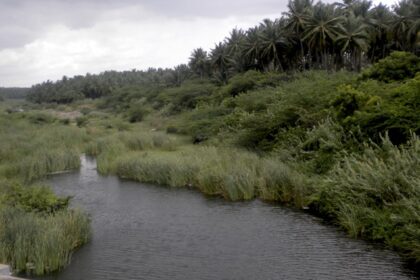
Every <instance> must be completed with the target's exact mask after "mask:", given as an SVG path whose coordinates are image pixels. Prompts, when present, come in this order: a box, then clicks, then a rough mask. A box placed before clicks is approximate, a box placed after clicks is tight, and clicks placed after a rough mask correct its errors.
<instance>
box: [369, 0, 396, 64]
mask: <svg viewBox="0 0 420 280" xmlns="http://www.w3.org/2000/svg"><path fill="white" fill-rule="evenodd" d="M368 18H369V19H370V24H369V33H370V48H369V53H368V54H369V59H370V60H371V61H372V62H375V61H377V60H379V59H381V58H384V57H385V56H387V55H389V53H390V47H391V40H390V28H389V26H390V24H391V22H392V19H393V15H392V13H391V12H390V10H389V9H388V8H387V7H386V6H385V5H382V4H379V5H378V6H376V7H374V8H373V9H372V10H370V12H369V15H368Z"/></svg>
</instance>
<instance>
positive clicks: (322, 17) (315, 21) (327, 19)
mask: <svg viewBox="0 0 420 280" xmlns="http://www.w3.org/2000/svg"><path fill="white" fill-rule="evenodd" d="M342 20H343V17H342V16H341V15H339V14H338V13H337V12H336V10H335V7H334V5H328V4H323V3H321V2H318V3H317V4H316V5H315V6H314V7H313V9H312V13H311V14H310V17H309V18H308V20H307V24H306V28H305V32H304V37H303V40H304V41H306V42H307V43H308V46H309V48H310V49H311V51H310V52H311V55H312V53H313V54H314V56H315V61H316V63H317V64H318V65H322V66H323V67H324V69H327V66H328V61H327V59H328V49H329V48H332V46H333V42H334V40H335V38H336V36H337V32H338V30H337V29H338V28H337V25H338V23H339V22H340V21H342Z"/></svg>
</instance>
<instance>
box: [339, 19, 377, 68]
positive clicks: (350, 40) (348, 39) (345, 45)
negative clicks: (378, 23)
mask: <svg viewBox="0 0 420 280" xmlns="http://www.w3.org/2000/svg"><path fill="white" fill-rule="evenodd" d="M337 26H338V35H337V37H336V42H337V44H338V45H339V46H340V48H341V55H344V54H345V53H346V54H348V55H349V56H350V57H351V62H352V69H353V70H356V71H360V69H361V60H362V54H363V52H366V51H367V49H368V45H369V35H368V33H367V26H366V25H365V24H364V23H363V21H362V19H361V18H360V17H356V16H355V15H354V14H353V13H350V14H349V15H348V16H347V17H346V18H345V20H344V21H342V22H340V23H338V25H337Z"/></svg>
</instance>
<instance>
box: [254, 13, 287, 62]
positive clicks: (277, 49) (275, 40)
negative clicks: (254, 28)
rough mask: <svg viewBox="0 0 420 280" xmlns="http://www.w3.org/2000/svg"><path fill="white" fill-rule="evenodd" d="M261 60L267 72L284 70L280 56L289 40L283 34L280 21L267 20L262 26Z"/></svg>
mask: <svg viewBox="0 0 420 280" xmlns="http://www.w3.org/2000/svg"><path fill="white" fill-rule="evenodd" d="M260 30H261V32H260V33H259V36H260V49H261V59H262V60H263V63H264V68H265V69H266V70H283V66H282V64H281V60H280V56H281V51H282V49H285V48H286V47H287V44H288V42H287V39H286V38H285V36H284V35H283V33H282V30H281V28H280V25H279V21H278V20H276V21H271V20H269V19H265V20H264V21H263V22H262V23H261V25H260Z"/></svg>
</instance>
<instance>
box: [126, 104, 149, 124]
mask: <svg viewBox="0 0 420 280" xmlns="http://www.w3.org/2000/svg"><path fill="white" fill-rule="evenodd" d="M147 114H148V110H146V109H145V108H144V107H143V106H141V105H134V106H131V108H130V109H129V110H128V120H129V121H130V122H131V123H134V122H141V121H143V119H144V117H145V116H146V115H147Z"/></svg>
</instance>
